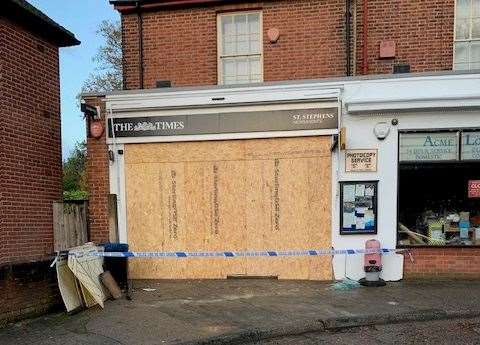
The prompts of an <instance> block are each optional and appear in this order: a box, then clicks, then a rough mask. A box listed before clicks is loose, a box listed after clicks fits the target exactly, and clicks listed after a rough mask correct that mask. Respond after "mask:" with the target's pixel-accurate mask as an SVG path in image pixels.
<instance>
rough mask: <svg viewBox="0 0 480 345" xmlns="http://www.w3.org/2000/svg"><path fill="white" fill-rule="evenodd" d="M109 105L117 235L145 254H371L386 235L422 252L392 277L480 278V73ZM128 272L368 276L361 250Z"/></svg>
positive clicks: (388, 263)
mask: <svg viewBox="0 0 480 345" xmlns="http://www.w3.org/2000/svg"><path fill="white" fill-rule="evenodd" d="M106 108H107V116H106V119H105V121H106V126H107V128H108V136H107V144H108V149H109V158H110V174H109V180H110V192H111V193H112V194H116V195H117V196H118V198H117V200H118V205H117V206H118V229H119V240H120V241H121V242H128V243H129V245H130V248H131V250H133V251H148V252H157V251H177V250H182V251H195V252H198V251H200V252H209V251H248V250H278V251H282V250H309V249H323V250H328V249H330V248H334V249H361V248H364V246H365V242H366V241H367V240H369V239H377V240H379V241H380V243H381V246H382V248H390V249H392V248H399V249H408V250H409V251H410V253H411V254H412V256H409V255H407V254H406V253H391V254H388V255H384V256H383V271H382V278H383V279H385V280H399V279H402V278H403V277H404V275H415V274H417V273H418V274H419V275H426V274H434V275H443V274H445V275H448V274H449V273H452V272H453V273H455V274H458V275H462V274H464V273H465V274H466V275H468V274H470V275H475V274H478V276H480V249H479V248H480V247H479V246H480V243H479V239H480V236H479V235H480V233H479V232H480V230H479V228H480V75H478V74H457V73H447V74H438V75H404V76H383V77H376V78H374V77H371V78H368V79H357V78H352V79H339V80H333V81H321V80H320V81H308V82H300V83H296V84H295V83H275V84H271V85H263V86H254V87H236V88H228V87H223V88H222V87H213V88H195V89H171V90H165V91H162V90H151V91H146V90H141V91H124V92H118V93H113V94H111V95H108V96H107V97H106ZM411 259H412V260H411ZM475 270H476V271H475ZM130 273H131V277H132V278H226V277H230V276H249V277H252V276H254V277H278V278H280V279H316V280H329V279H331V278H332V273H333V277H334V278H336V279H343V278H345V277H348V278H352V279H360V278H362V277H364V275H365V273H364V270H363V257H362V256H361V255H335V256H334V257H333V260H332V258H331V257H329V256H328V255H327V256H315V257H288V258H287V257H282V258H280V257H277V258H262V257H242V258H235V259H228V258H215V259H206V258H202V259H193V258H192V259H188V260H171V259H160V258H158V259H157V258H156V259H145V260H142V259H135V260H132V262H131V266H130Z"/></svg>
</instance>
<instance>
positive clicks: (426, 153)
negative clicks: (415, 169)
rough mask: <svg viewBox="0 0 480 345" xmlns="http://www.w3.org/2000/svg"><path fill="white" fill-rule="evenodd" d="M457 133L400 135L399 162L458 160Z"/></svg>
mask: <svg viewBox="0 0 480 345" xmlns="http://www.w3.org/2000/svg"><path fill="white" fill-rule="evenodd" d="M458 135H459V134H458V132H438V133H400V161H401V162H405V161H412V162H416V161H449V160H457V159H458V148H459V145H458V143H459V140H458Z"/></svg>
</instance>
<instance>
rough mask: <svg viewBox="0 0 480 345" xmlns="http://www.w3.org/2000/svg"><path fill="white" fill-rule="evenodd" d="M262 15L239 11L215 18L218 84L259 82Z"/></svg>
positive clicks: (260, 77)
mask: <svg viewBox="0 0 480 345" xmlns="http://www.w3.org/2000/svg"><path fill="white" fill-rule="evenodd" d="M261 21H262V13H261V12H258V11H257V12H239V13H233V14H230V13H229V14H220V15H219V16H218V29H217V30H218V83H219V84H248V83H259V82H262V81H263V57H262V51H263V49H262V47H263V42H262V25H261Z"/></svg>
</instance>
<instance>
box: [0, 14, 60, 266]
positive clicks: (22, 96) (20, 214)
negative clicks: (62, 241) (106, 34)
mask: <svg viewBox="0 0 480 345" xmlns="http://www.w3.org/2000/svg"><path fill="white" fill-rule="evenodd" d="M0 37H1V38H0V39H1V44H0V52H1V55H2V59H1V60H2V76H1V92H0V93H1V94H3V100H2V101H3V102H2V107H1V112H2V114H1V117H2V125H1V126H0V140H1V143H0V147H1V159H0V161H1V162H2V163H1V164H2V169H1V178H0V184H1V188H0V190H1V193H2V195H1V196H2V198H1V208H2V209H1V216H2V217H1V218H2V233H3V234H4V238H3V241H2V246H3V250H2V251H1V253H2V257H1V259H0V260H1V261H0V263H1V262H7V261H9V262H18V261H32V260H39V259H44V258H46V257H49V256H50V255H51V254H52V253H53V221H52V203H53V202H54V201H57V200H60V199H61V196H62V153H61V142H60V141H61V136H60V131H61V129H60V87H59V66H58V48H57V47H56V46H54V45H52V44H51V43H48V42H45V41H43V40H41V39H39V38H38V37H36V36H34V35H33V34H31V33H30V32H28V31H25V30H24V29H22V28H20V27H19V26H17V25H15V24H13V23H11V22H8V21H7V20H6V19H2V20H1V21H0Z"/></svg>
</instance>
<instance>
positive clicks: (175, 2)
mask: <svg viewBox="0 0 480 345" xmlns="http://www.w3.org/2000/svg"><path fill="white" fill-rule="evenodd" d="M235 1H236V0H165V1H157V2H154V1H152V3H145V1H142V0H133V1H119V0H111V1H110V4H111V5H113V6H114V8H115V9H116V10H117V11H119V12H121V13H129V12H134V11H135V10H136V9H137V7H136V6H137V4H138V3H139V2H142V4H141V5H140V6H141V8H142V9H144V10H156V9H164V8H168V7H182V6H183V7H188V6H203V5H213V4H222V3H226V2H235Z"/></svg>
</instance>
